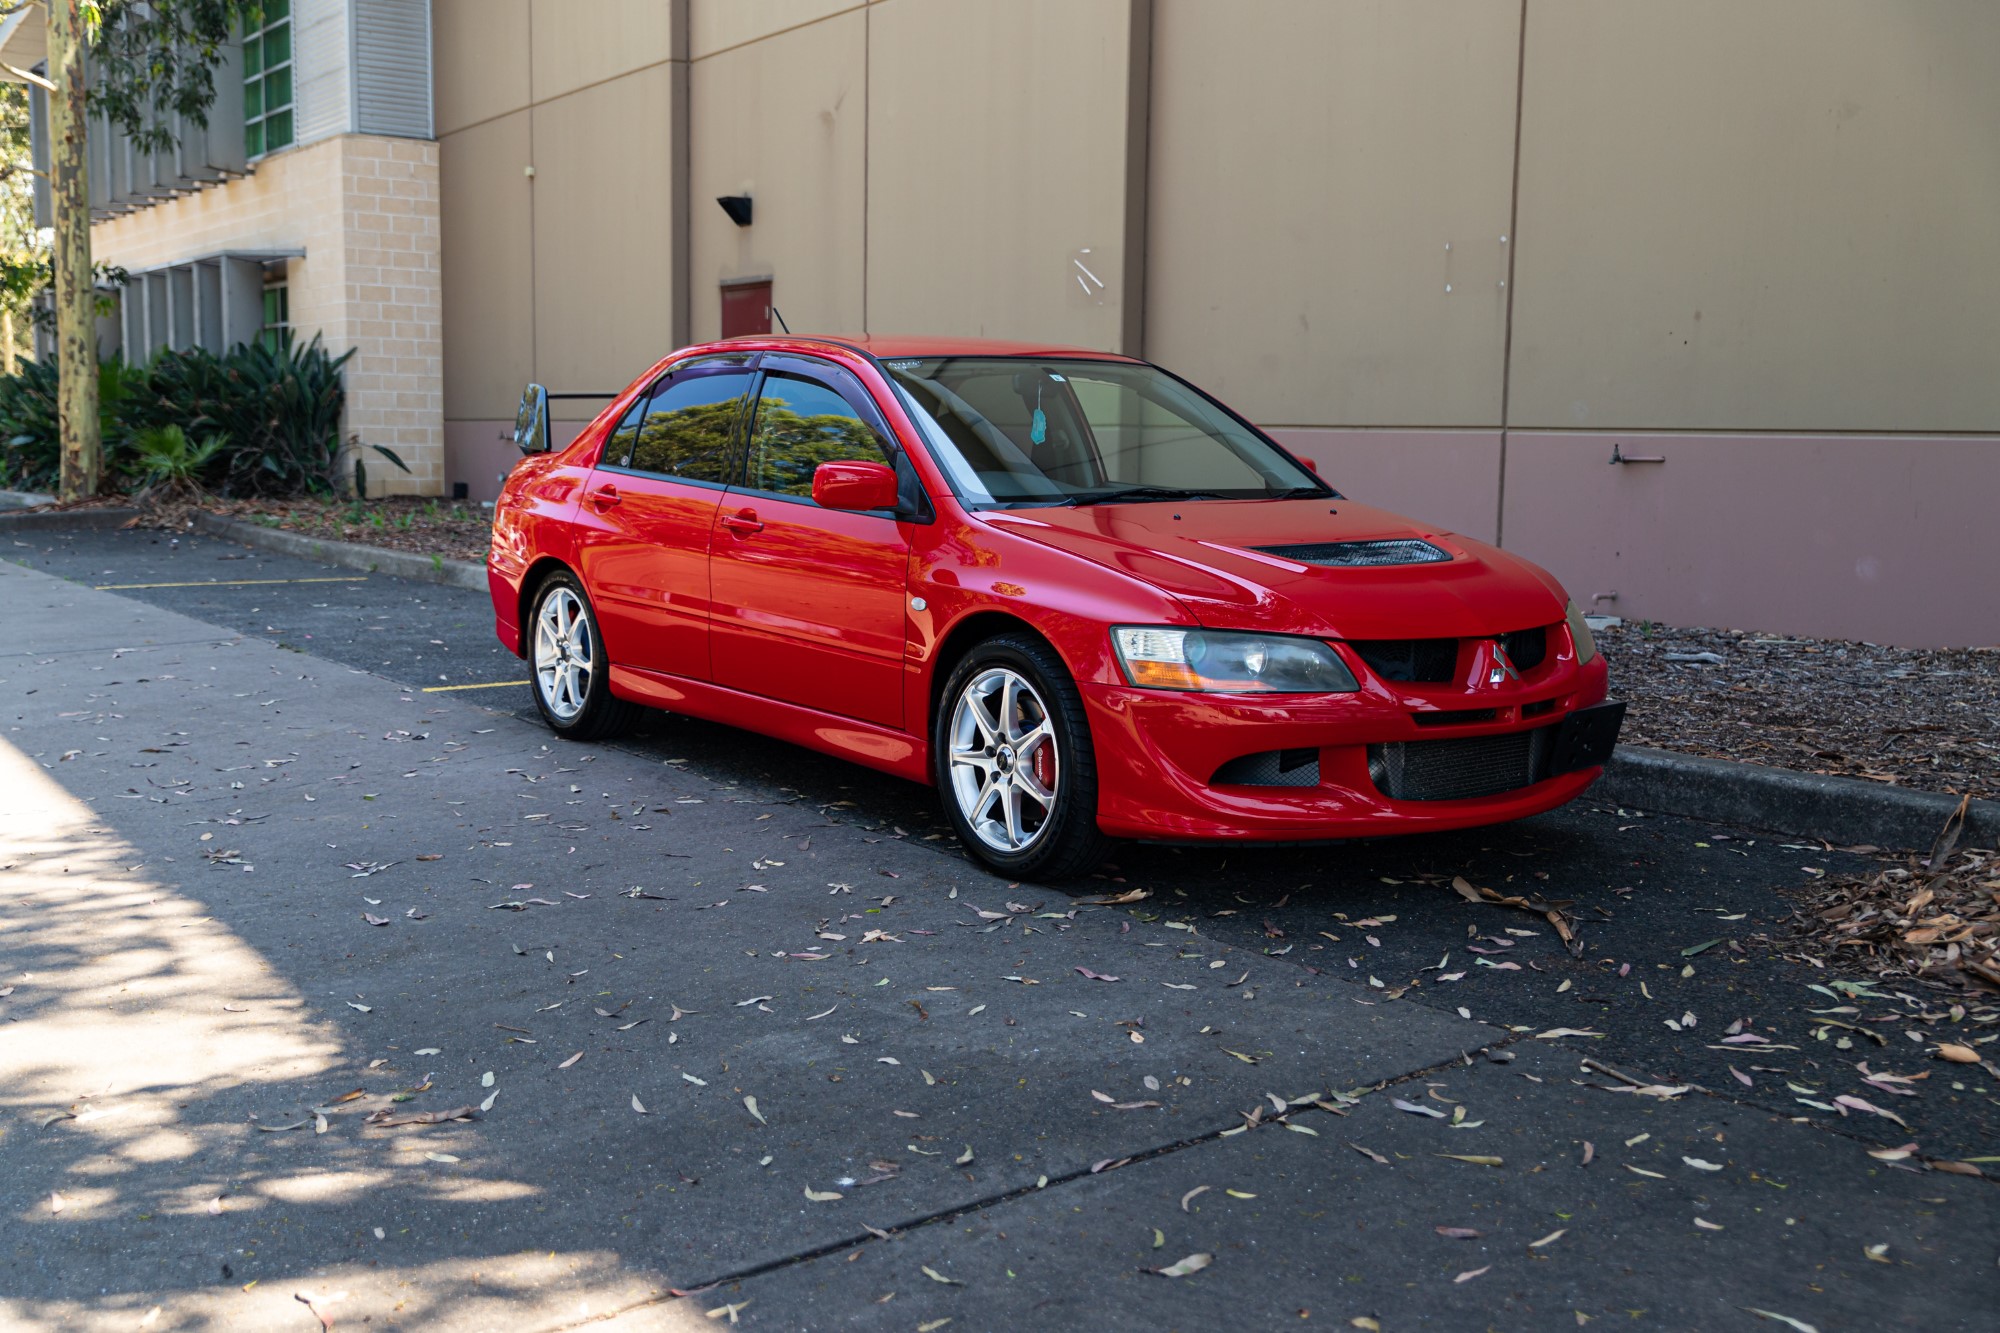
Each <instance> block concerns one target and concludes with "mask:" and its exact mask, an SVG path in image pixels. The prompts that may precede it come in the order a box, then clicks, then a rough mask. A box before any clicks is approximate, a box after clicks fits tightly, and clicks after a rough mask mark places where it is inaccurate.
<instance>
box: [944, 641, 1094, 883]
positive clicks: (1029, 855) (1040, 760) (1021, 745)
mask: <svg viewBox="0 0 2000 1333" xmlns="http://www.w3.org/2000/svg"><path fill="white" fill-rule="evenodd" d="M931 751H932V754H933V756H934V758H933V761H932V762H933V765H934V768H933V773H934V776H935V778H936V781H937V786H938V792H939V794H940V795H941V796H942V797H943V800H944V809H945V816H946V818H948V819H950V820H951V824H952V828H953V829H954V830H956V831H957V833H958V837H959V841H961V842H963V843H964V844H965V848H966V850H967V851H969V852H971V853H972V855H973V856H974V857H975V858H977V859H978V860H979V861H981V862H982V863H984V864H985V865H986V866H987V867H988V868H990V869H991V870H993V871H994V872H995V873H997V874H1001V875H1006V876H1008V877H1009V878H1013V879H1035V880H1060V879H1070V878H1073V877H1074V876H1077V875H1081V874H1084V873H1085V872H1087V871H1090V870H1093V869H1095V868H1096V867H1097V865H1098V864H1099V863H1100V862H1101V861H1103V860H1104V857H1105V854H1106V853H1107V852H1109V851H1110V849H1111V840H1110V839H1109V838H1106V837H1105V836H1104V834H1103V833H1101V832H1099V831H1098V827H1097V761H1096V755H1095V753H1094V752H1093V751H1092V749H1091V744H1090V723H1089V720H1088V718H1087V717H1086V716H1085V714H1084V710H1083V696H1082V694H1081V693H1079V692H1078V690H1077V688H1076V682H1075V681H1073V680H1072V679H1070V674H1069V671H1068V669H1067V668H1066V667H1065V666H1064V665H1063V661H1062V659H1061V658H1060V657H1058V656H1057V655H1056V653H1055V650H1054V649H1052V648H1050V647H1049V646H1048V644H1046V643H1044V642H1042V640H1040V639H1039V638H1036V637H1034V636H1032V635H1029V634H1023V633H1013V634H1002V635H999V636H997V637H995V638H991V639H988V640H986V641H985V642H984V643H981V644H979V645H978V646H977V647H975V648H973V650H972V651H971V652H969V653H967V654H966V655H965V658H964V660H963V661H961V662H960V663H959V664H958V667H957V669H956V670H954V671H953V672H952V673H951V677H950V679H949V680H947V681H946V682H945V687H944V691H943V693H942V695H941V696H940V698H939V704H938V709H937V716H936V717H935V718H934V719H933V721H932V728H931Z"/></svg>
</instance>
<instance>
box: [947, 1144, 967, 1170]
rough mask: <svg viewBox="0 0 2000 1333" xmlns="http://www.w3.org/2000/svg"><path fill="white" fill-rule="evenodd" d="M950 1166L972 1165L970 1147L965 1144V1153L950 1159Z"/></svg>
mask: <svg viewBox="0 0 2000 1333" xmlns="http://www.w3.org/2000/svg"><path fill="white" fill-rule="evenodd" d="M951 1164H952V1165H953V1166H970V1165H971V1164H972V1145H971V1144H969V1143H968V1144H966V1145H965V1151H964V1152H962V1153H960V1154H959V1155H958V1156H956V1157H954V1158H952V1159H951Z"/></svg>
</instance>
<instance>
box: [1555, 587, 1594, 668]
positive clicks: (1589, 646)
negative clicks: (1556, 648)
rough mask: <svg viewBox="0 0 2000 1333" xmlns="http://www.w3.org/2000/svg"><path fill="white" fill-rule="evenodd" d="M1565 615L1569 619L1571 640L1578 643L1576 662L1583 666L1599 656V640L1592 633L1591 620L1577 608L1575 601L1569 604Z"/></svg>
mask: <svg viewBox="0 0 2000 1333" xmlns="http://www.w3.org/2000/svg"><path fill="white" fill-rule="evenodd" d="M1563 615H1564V616H1565V618H1567V619H1568V621H1569V639H1570V642H1571V643H1573V644H1575V645H1576V664H1577V665H1578V666H1582V665H1584V664H1585V663H1586V662H1589V661H1590V660H1591V659H1592V658H1594V657H1596V656H1597V640H1596V639H1595V638H1594V637H1592V635H1591V633H1590V622H1589V621H1587V620H1585V619H1584V618H1583V612H1581V611H1579V610H1577V609H1576V603H1575V602H1571V603H1570V604H1569V608H1568V610H1566V611H1564V612H1563Z"/></svg>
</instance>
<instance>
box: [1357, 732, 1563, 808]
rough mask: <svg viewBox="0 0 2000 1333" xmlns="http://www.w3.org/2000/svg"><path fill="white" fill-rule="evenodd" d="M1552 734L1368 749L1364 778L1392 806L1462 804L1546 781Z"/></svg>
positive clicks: (1517, 734)
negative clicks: (1456, 802) (1436, 802)
mask: <svg viewBox="0 0 2000 1333" xmlns="http://www.w3.org/2000/svg"><path fill="white" fill-rule="evenodd" d="M1555 734H1556V729H1555V728H1554V727H1537V728H1535V729H1534V730H1533V731H1517V732H1513V733H1511V734H1509V735H1506V736H1472V737H1468V738H1466V739H1464V740H1447V741H1390V742H1388V743H1386V744H1382V745H1371V746H1369V747H1368V776H1369V777H1370V778H1371V779H1372V780H1373V781H1374V783H1375V788H1376V790H1377V791H1380V792H1381V793H1382V794H1383V795H1384V796H1386V797H1388V798H1389V799H1390V800H1392V801H1466V800H1472V799H1473V798H1475V797H1480V796H1498V795H1499V794H1500V793H1502V792H1509V791H1518V790H1519V789H1521V788H1522V787H1527V786H1532V785H1533V784H1535V783H1537V782H1540V781H1541V780H1542V779H1543V778H1545V777H1547V776H1548V775H1549V756H1550V752H1551V751H1552V750H1553V749H1554V742H1555Z"/></svg>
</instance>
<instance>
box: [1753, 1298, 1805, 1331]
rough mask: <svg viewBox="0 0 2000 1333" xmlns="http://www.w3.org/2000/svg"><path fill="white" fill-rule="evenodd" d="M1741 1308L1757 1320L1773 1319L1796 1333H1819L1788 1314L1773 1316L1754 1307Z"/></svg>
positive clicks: (1768, 1311) (1771, 1313)
mask: <svg viewBox="0 0 2000 1333" xmlns="http://www.w3.org/2000/svg"><path fill="white" fill-rule="evenodd" d="M1741 1308H1743V1309H1745V1310H1748V1311H1749V1312H1750V1313H1751V1314H1754V1315H1756V1316H1757V1317H1758V1318H1759V1319H1774V1320H1776V1321H1777V1322H1778V1323H1780V1324H1783V1325H1784V1326H1785V1327H1787V1328H1790V1329H1795V1330H1797V1333H1819V1330H1818V1329H1816V1328H1814V1327H1813V1326H1812V1325H1811V1324H1808V1323H1805V1322H1804V1321H1803V1320H1798V1319H1794V1318H1792V1317H1791V1316H1790V1315H1788V1314H1775V1313H1773V1312H1772V1311H1770V1310H1759V1309H1758V1308H1757V1307H1756V1306H1754V1305H1745V1306H1743V1307H1741Z"/></svg>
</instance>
